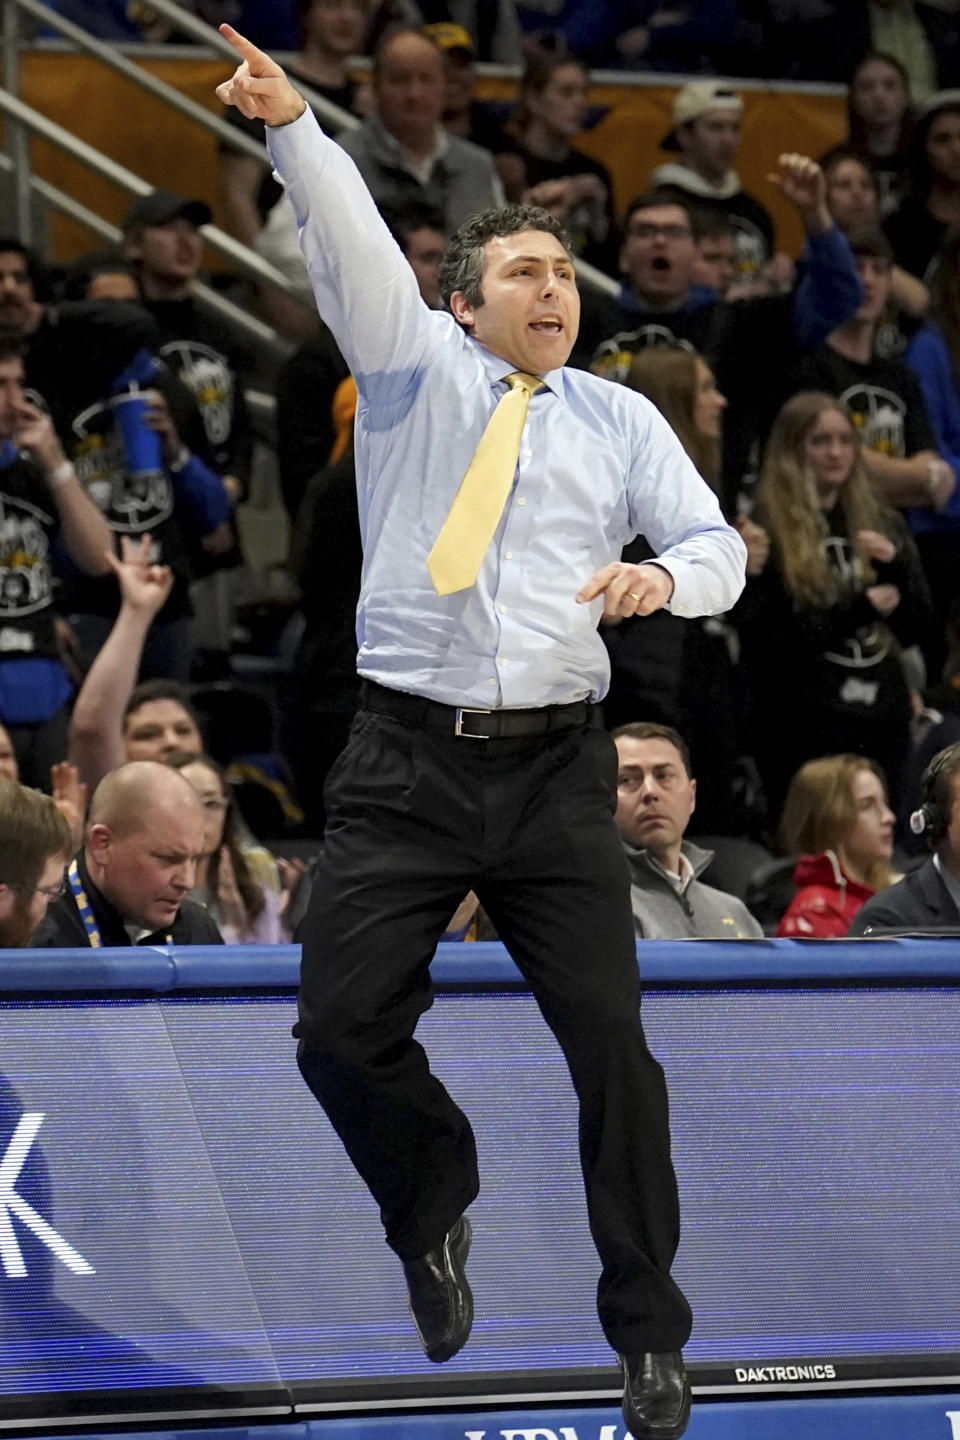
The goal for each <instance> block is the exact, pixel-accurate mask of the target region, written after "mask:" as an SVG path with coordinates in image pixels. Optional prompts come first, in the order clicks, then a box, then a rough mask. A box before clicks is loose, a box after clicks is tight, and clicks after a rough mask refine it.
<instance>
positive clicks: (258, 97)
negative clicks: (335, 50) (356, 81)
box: [217, 25, 307, 125]
mask: <svg viewBox="0 0 960 1440" xmlns="http://www.w3.org/2000/svg"><path fill="white" fill-rule="evenodd" d="M220 34H221V35H222V36H223V37H224V39H225V40H229V41H230V44H231V45H232V46H233V48H234V49H235V50H236V52H237V54H238V55H240V56H241V63H240V64H239V65H238V66H237V68H236V70H235V71H234V73H233V75H232V77H231V78H230V79H229V80H225V81H224V82H223V84H222V85H218V86H217V98H218V100H220V101H222V103H223V104H224V105H235V106H236V108H237V109H238V110H239V111H240V114H241V115H245V116H246V117H247V119H248V120H262V121H263V122H264V123H265V124H266V125H289V123H290V121H291V120H297V119H298V118H299V117H300V116H301V115H302V114H303V112H304V110H305V109H306V108H307V102H306V101H305V100H304V98H303V96H302V95H301V94H300V92H299V91H298V90H295V89H294V87H293V86H292V85H291V84H290V81H289V80H288V79H287V77H286V75H285V74H284V72H283V70H281V68H280V66H279V65H278V64H277V63H276V61H275V60H271V59H270V56H269V55H265V54H264V52H263V51H262V50H258V49H257V47H256V45H251V43H250V41H249V40H247V39H245V38H244V36H243V35H241V34H240V33H239V31H237V30H234V28H233V26H232V25H221V26H220Z"/></svg>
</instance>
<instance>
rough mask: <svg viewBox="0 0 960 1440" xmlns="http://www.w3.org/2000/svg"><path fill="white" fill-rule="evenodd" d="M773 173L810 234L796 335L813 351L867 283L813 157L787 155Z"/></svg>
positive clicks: (796, 303) (796, 300)
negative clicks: (835, 219)
mask: <svg viewBox="0 0 960 1440" xmlns="http://www.w3.org/2000/svg"><path fill="white" fill-rule="evenodd" d="M777 164H778V166H779V170H778V172H777V173H776V174H772V175H770V176H769V179H770V180H771V181H772V183H773V184H775V185H776V186H777V188H778V189H779V191H780V193H781V194H782V195H783V196H784V197H785V199H787V200H789V201H790V203H791V204H792V205H793V206H794V207H795V209H796V211H797V214H798V215H799V216H800V219H801V220H802V221H803V228H804V230H805V231H806V233H807V246H806V249H805V251H804V261H805V264H804V266H803V269H802V271H801V275H800V281H799V284H798V285H797V288H796V291H795V293H794V297H793V334H794V339H795V341H796V343H797V345H798V346H799V347H800V348H801V349H802V350H812V349H814V348H815V347H816V346H817V345H819V344H820V342H821V341H822V340H825V339H826V338H827V336H828V335H829V334H830V332H831V330H836V329H837V328H838V327H839V326H840V325H842V324H843V323H844V321H845V320H849V319H850V317H851V316H852V315H855V314H856V312H857V309H858V307H859V306H860V304H861V303H862V300H863V287H862V285H861V283H860V276H859V274H858V273H857V267H856V264H855V263H854V259H853V255H852V253H851V250H850V246H849V245H848V244H847V241H846V237H845V236H844V235H843V234H841V232H840V230H839V229H838V228H837V226H836V225H835V224H834V222H833V217H832V215H831V214H830V211H829V210H828V209H827V182H826V180H825V178H824V174H823V171H822V170H821V168H820V166H819V165H818V164H817V163H816V161H815V160H811V159H810V158H809V156H806V155H797V154H793V153H790V154H786V155H781V156H780V157H779V159H778V161H777Z"/></svg>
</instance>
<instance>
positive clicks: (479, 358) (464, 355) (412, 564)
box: [267, 110, 746, 710]
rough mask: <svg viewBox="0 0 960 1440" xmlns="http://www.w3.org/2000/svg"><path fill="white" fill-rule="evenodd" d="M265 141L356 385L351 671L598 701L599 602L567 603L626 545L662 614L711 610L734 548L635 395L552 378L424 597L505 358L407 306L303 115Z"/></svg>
mask: <svg viewBox="0 0 960 1440" xmlns="http://www.w3.org/2000/svg"><path fill="white" fill-rule="evenodd" d="M267 134H268V137H269V146H270V154H271V157H272V160H273V163H274V166H275V169H276V173H277V175H278V177H279V178H280V180H281V181H282V182H283V184H284V185H285V187H286V190H287V194H288V196H289V198H290V201H291V203H292V205H293V208H294V211H295V213H296V216H297V220H298V222H299V225H300V243H301V247H302V249H303V253H304V257H305V259H306V262H307V266H308V269H309V272H310V277H311V280H312V282H313V288H314V293H315V294H316V297H317V307H318V309H319V311H320V315H321V317H322V318H323V320H324V321H325V323H326V324H327V325H328V326H329V328H330V330H331V331H332V333H333V335H334V337H335V339H336V341H337V343H338V345H339V346H340V348H341V350H342V352H343V355H344V358H345V359H346V361H347V364H348V365H349V366H350V369H351V371H352V373H353V376H354V379H355V380H356V384H357V392H358V404H357V417H356V428H355V440H356V462H357V486H358V492H359V502H360V529H361V535H362V539H363V551H364V563H363V578H362V583H361V590H360V603H359V608H358V611H357V638H358V641H359V647H360V648H359V657H358V669H359V671H360V674H361V675H362V676H364V677H365V678H366V679H368V680H375V681H378V682H379V683H380V684H381V685H386V686H389V687H391V688H392V689H394V690H405V691H409V692H411V693H413V694H416V695H424V696H426V697H427V698H428V699H431V700H439V701H441V702H443V703H445V704H448V705H457V706H472V707H476V708H479V709H487V710H492V709H496V708H498V707H500V706H504V707H506V708H508V709H514V708H522V707H538V706H544V705H554V704H562V703H565V702H569V701H573V700H581V699H585V698H586V699H590V700H599V699H601V698H602V696H603V695H604V694H605V692H606V690H607V686H608V684H609V678H610V667H609V662H608V660H607V652H606V649H605V647H604V644H603V642H602V640H601V639H600V636H599V634H598V633H597V624H598V621H599V618H600V614H601V612H602V609H603V600H602V597H601V598H599V599H597V600H596V601H594V602H592V603H591V604H587V605H578V604H577V603H576V600H575V596H576V593H577V591H578V590H579V588H580V586H581V585H582V584H583V583H584V581H586V580H587V579H589V577H590V576H591V575H592V574H593V572H594V571H595V570H598V569H599V568H600V567H601V566H602V565H606V564H608V563H609V562H610V561H612V560H618V559H619V558H620V552H621V550H622V548H623V546H624V545H625V544H626V543H627V542H628V541H629V540H632V539H633V537H634V536H635V535H637V534H639V533H642V534H644V535H645V536H646V537H647V539H648V540H649V542H650V544H651V545H652V546H653V548H654V550H655V551H656V552H657V554H658V557H659V558H658V564H661V565H662V566H663V567H664V569H666V570H668V571H669V572H670V574H671V575H672V576H673V580H674V586H675V588H674V593H673V597H672V601H671V605H670V608H671V610H672V611H673V613H674V614H675V615H688V616H693V615H711V614H714V613H715V612H717V613H718V612H722V611H725V610H728V609H729V608H730V607H731V606H732V605H733V603H734V601H735V600H736V598H737V596H738V595H739V594H740V591H741V590H742V588H743V583H744V565H745V561H746V549H745V546H744V544H743V541H742V540H741V539H740V536H739V535H738V534H737V533H736V531H735V530H733V529H731V528H730V526H729V525H727V524H726V522H725V520H724V519H723V516H722V514H721V511H720V507H719V505H718V504H717V500H716V497H715V496H714V494H713V492H712V491H711V490H710V488H709V487H708V486H707V485H706V484H705V483H704V481H703V480H701V479H700V477H699V475H698V474H697V472H696V470H695V469H694V467H693V465H692V464H691V462H690V460H689V459H688V458H687V456H686V454H685V452H684V450H683V448H682V447H681V445H680V443H679V441H678V440H677V438H676V436H675V435H674V433H673V431H672V430H671V429H670V427H669V426H668V425H667V423H666V421H664V420H663V419H662V417H661V416H660V414H659V412H658V411H657V410H656V409H655V408H654V407H653V406H652V405H651V404H650V403H649V402H648V401H647V400H646V399H644V398H643V397H642V396H641V395H638V394H636V393H635V392H634V391H632V390H627V389H626V388H625V387H624V386H621V385H615V384H613V383H612V382H611V381H609V380H602V379H600V378H598V377H597V376H593V375H588V374H587V373H585V372H583V371H580V370H571V369H567V368H563V369H560V370H553V371H550V372H549V373H548V374H546V375H545V376H544V377H543V381H544V385H545V386H546V387H547V388H546V389H545V390H542V391H540V392H539V393H538V394H536V395H534V397H533V399H532V400H531V402H530V409H529V413H528V417H527V422H526V425H525V427H524V431H523V436H522V439H521V443H520V456H519V461H518V465H517V475H516V479H515V481H514V485H513V489H512V492H511V494H510V496H509V498H508V500H507V504H506V506H505V508H504V513H503V515H502V516H501V519H500V524H499V526H498V529H497V532H496V534H495V536H494V539H493V543H492V544H491V546H490V548H489V550H488V551H487V554H486V556H485V558H484V561H483V564H482V566H481V568H480V574H479V577H478V579H477V582H476V584H475V585H474V586H473V587H472V588H471V589H469V590H462V591H459V592H458V593H457V594H454V595H447V596H439V595H437V594H436V592H435V591H434V588H433V585H432V583H431V580H430V576H429V574H428V572H427V555H428V554H429V552H430V549H431V547H432V545H433V542H434V541H435V539H436V538H437V535H438V534H439V532H440V528H441V526H442V525H443V522H444V520H445V518H446V515H447V512H448V511H449V509H450V506H451V504H452V503H453V499H454V496H455V495H456V493H457V490H458V489H459V487H460V482H461V480H462V479H463V477H464V475H465V473H466V471H467V467H468V466H469V464H470V461H471V459H472V457H473V452H474V450H475V449H476V446H477V442H478V441H479V439H480V436H481V435H482V434H483V431H484V428H485V427H486V424H487V421H488V420H489V419H490V416H491V414H492V413H493V410H494V408H495V407H496V405H497V402H498V401H499V399H500V397H501V395H502V394H504V393H505V391H506V389H507V386H506V384H505V379H504V377H505V376H506V375H508V374H510V373H511V372H512V371H513V370H514V369H516V366H514V365H511V364H509V363H508V362H506V361H504V360H502V359H499V358H498V357H497V356H496V355H493V354H491V353H490V352H489V351H488V350H485V349H484V348H483V347H482V346H481V345H479V344H478V343H477V342H476V341H474V340H472V339H470V337H469V336H468V335H467V334H466V333H465V332H464V331H463V330H462V329H461V328H460V326H459V325H458V324H457V323H456V321H455V320H454V319H453V317H452V316H451V315H449V314H446V313H440V312H437V311H432V310H429V309H428V308H427V307H426V305H424V303H423V301H422V300H421V298H420V293H419V291H418V289H417V282H416V279H415V278H414V275H413V271H412V270H411V269H410V267H409V265H408V264H407V262H406V260H405V259H404V257H403V255H402V254H401V252H400V250H399V249H398V247H397V245H396V244H395V243H394V241H393V239H392V238H391V236H390V234H389V232H388V230H387V228H386V226H385V225H384V223H383V221H382V219H381V218H380V216H379V214H378V212H377V210H376V208H375V207H374V204H373V201H372V200H371V198H370V195H369V193H368V191H367V188H366V186H365V185H364V183H363V180H362V179H361V178H360V175H359V173H358V171H357V169H356V167H355V165H354V164H353V161H352V160H350V159H349V157H348V156H347V155H345V154H344V152H343V151H342V150H341V149H340V147H339V146H338V145H336V144H335V143H334V142H333V141H331V140H330V139H328V137H326V136H325V135H323V133H322V131H321V130H320V128H319V126H318V125H317V122H316V119H315V118H314V116H313V114H312V113H311V112H310V111H309V110H307V111H305V112H304V114H303V115H302V116H301V117H300V118H299V119H298V120H295V121H294V122H293V123H292V124H290V125H284V126H278V127H276V128H274V129H268V131H267Z"/></svg>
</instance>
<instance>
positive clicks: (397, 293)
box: [217, 25, 435, 402]
mask: <svg viewBox="0 0 960 1440" xmlns="http://www.w3.org/2000/svg"><path fill="white" fill-rule="evenodd" d="M220 30H221V33H222V34H223V35H225V36H226V38H227V39H228V40H229V41H230V43H231V44H232V45H233V46H234V48H235V49H236V50H237V52H238V54H239V55H240V56H241V57H242V60H241V64H240V65H239V66H238V67H237V70H236V73H235V74H234V76H233V78H232V79H231V80H227V81H225V82H224V84H222V85H220V86H218V87H217V95H218V96H219V98H220V99H221V100H222V101H223V102H224V104H226V105H236V106H237V108H238V109H239V110H240V111H241V113H242V114H244V115H247V116H249V117H251V118H259V119H262V120H264V121H265V122H266V125H267V144H268V146H269V150H270V156H271V159H272V161H273V165H274V169H275V170H276V173H277V175H278V176H279V178H280V179H281V180H282V182H283V184H284V186H285V188H286V192H287V196H288V198H289V200H290V203H291V204H292V206H293V210H294V213H295V215H296V217H297V222H298V224H299V226H300V247H301V249H302V250H303V254H304V259H305V260H306V262H307V269H308V271H309V273H310V280H311V283H312V285H313V292H314V295H315V296H316V301H317V309H318V310H319V312H320V317H321V319H322V320H323V321H324V323H325V324H326V325H327V326H329V328H330V330H331V331H332V333H333V335H334V336H335V338H336V340H337V343H338V345H339V346H340V349H341V350H342V352H343V354H344V357H345V358H346V361H347V363H348V365H349V366H350V370H351V372H352V374H353V376H354V378H355V380H356V382H357V388H358V390H359V391H360V392H361V393H362V394H365V395H367V396H369V397H370V398H374V399H376V400H379V401H384V402H390V401H392V400H395V399H397V398H398V397H399V396H401V395H402V394H404V392H405V391H407V390H408V389H409V388H410V387H411V385H412V384H413V383H414V381H415V375H416V371H417V368H418V366H419V365H420V363H421V361H422V359H423V356H424V350H425V347H426V346H427V344H428V343H429V337H430V335H431V334H432V333H435V326H434V324H433V323H432V322H431V315H430V311H429V310H428V309H427V307H426V306H425V305H424V303H423V301H422V299H421V298H420V292H419V290H418V289H417V282H416V278H415V276H414V274H413V271H412V270H411V268H410V266H409V265H408V264H407V262H406V260H405V259H404V257H403V255H402V253H401V251H400V249H399V247H398V246H397V244H396V242H395V240H394V239H393V237H392V235H391V234H390V232H389V230H388V229H387V227H386V225H385V224H384V222H383V219H382V217H381V216H380V213H379V211H378V210H377V207H376V206H375V205H374V203H373V199H372V198H371V195H370V192H369V190H368V189H367V187H366V184H365V183H364V181H363V179H362V177H361V175H360V172H359V170H358V169H357V167H356V165H355V164H354V163H353V161H352V160H351V159H350V157H349V156H348V155H346V154H345V153H344V151H343V150H341V148H340V146H339V145H337V144H336V143H335V142H334V141H333V140H331V139H330V138H329V136H326V135H324V134H323V132H322V130H321V129H320V127H319V125H318V124H317V122H316V120H315V118H314V116H313V112H312V111H311V110H309V109H308V108H307V105H306V102H305V101H304V99H303V97H302V96H301V95H300V94H299V93H298V91H297V90H295V89H294V87H293V86H292V85H291V84H290V82H289V80H288V79H287V78H286V76H285V75H284V73H283V71H282V70H281V69H280V66H279V65H277V64H275V63H274V61H272V60H271V59H270V58H269V56H267V55H265V54H264V53H263V51H262V50H258V49H257V47H256V46H255V45H251V44H250V42H249V41H248V40H245V39H244V38H243V36H242V35H238V34H237V32H236V30H233V29H232V28H231V27H230V26H229V25H221V27H220Z"/></svg>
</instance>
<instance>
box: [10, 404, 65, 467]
mask: <svg viewBox="0 0 960 1440" xmlns="http://www.w3.org/2000/svg"><path fill="white" fill-rule="evenodd" d="M13 443H14V444H15V445H16V447H17V449H18V450H25V451H26V452H27V454H28V455H29V456H30V458H31V459H32V460H33V461H34V463H35V464H36V466H37V467H38V469H39V470H40V471H41V472H42V474H43V476H44V479H46V480H47V481H49V479H50V477H51V476H52V475H53V473H54V472H55V471H56V470H57V469H58V468H59V467H60V466H61V465H63V464H65V463H66V456H65V455H64V453H63V447H62V446H61V444H60V441H59V440H58V439H57V432H56V430H54V428H53V421H52V420H51V419H50V416H49V415H46V414H45V413H44V412H43V411H42V410H40V409H38V407H37V406H36V405H31V404H30V401H29V400H27V399H23V400H21V402H20V404H19V405H18V406H17V428H16V430H15V431H14V434H13Z"/></svg>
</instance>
